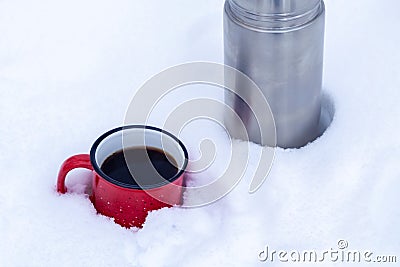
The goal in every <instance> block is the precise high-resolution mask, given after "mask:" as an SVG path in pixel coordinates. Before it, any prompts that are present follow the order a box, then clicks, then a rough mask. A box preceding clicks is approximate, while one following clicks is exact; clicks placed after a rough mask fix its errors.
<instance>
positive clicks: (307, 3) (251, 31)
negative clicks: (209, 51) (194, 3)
mask: <svg viewBox="0 0 400 267" xmlns="http://www.w3.org/2000/svg"><path fill="white" fill-rule="evenodd" d="M324 28H325V6H324V3H323V1H322V0H302V1H301V0H226V2H225V7H224V60H225V64H226V65H228V66H231V67H233V68H235V69H237V70H239V71H241V72H243V73H244V74H246V75H247V76H249V77H250V78H251V79H252V80H253V81H254V82H255V83H256V84H257V85H258V87H259V88H260V89H261V91H262V93H263V95H264V96H265V98H266V100H267V101H268V104H269V105H270V108H271V110H272V114H273V116H274V120H275V126H276V134H277V135H276V136H277V145H278V146H280V147H284V148H290V147H301V146H303V145H305V144H307V143H308V142H309V141H311V140H313V139H314V138H315V137H316V134H317V129H318V123H319V119H320V113H321V87H322V71H323V51H324ZM237 87H238V88H240V86H237ZM240 90H241V92H238V93H239V94H252V92H246V88H241V89H240ZM226 102H227V104H229V105H230V106H231V107H232V108H233V109H234V110H235V112H236V113H237V114H238V115H239V116H240V117H242V118H247V117H249V114H246V113H249V112H251V110H250V109H246V108H243V105H242V104H240V99H237V97H236V98H235V97H226ZM238 103H239V104H238ZM248 104H249V105H250V107H251V105H252V103H248ZM243 121H244V123H245V126H246V128H247V129H248V131H249V137H250V141H254V142H256V143H261V144H262V143H263V140H260V139H259V137H257V136H258V132H257V133H256V130H255V129H256V128H257V126H256V125H254V124H256V123H257V122H256V121H255V120H248V119H245V120H243ZM228 123H229V122H228Z"/></svg>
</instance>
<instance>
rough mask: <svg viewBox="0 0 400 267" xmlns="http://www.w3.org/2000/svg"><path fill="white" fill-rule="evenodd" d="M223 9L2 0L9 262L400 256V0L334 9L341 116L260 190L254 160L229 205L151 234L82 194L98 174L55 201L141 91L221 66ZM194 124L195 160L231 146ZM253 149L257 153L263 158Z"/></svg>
mask: <svg viewBox="0 0 400 267" xmlns="http://www.w3.org/2000/svg"><path fill="white" fill-rule="evenodd" d="M222 7H223V1H221V0H203V1H196V2H195V1H187V0H186V1H184V0H169V1H161V0H151V1H142V0H141V1H128V0H121V1H94V0H86V1H77V0H68V1H66V0H58V1H50V0H43V1H23V0H15V1H11V0H2V1H0V92H1V98H0V123H1V128H0V137H1V139H0V151H1V153H0V170H1V178H0V266H1V267H3V266H4V267H8V266H59V267H61V266H97V267H100V266H121V267H122V266H144V267H147V266H151V267H157V266H288V265H289V263H280V262H279V261H274V262H261V261H259V260H258V254H259V252H260V251H261V250H262V249H264V247H265V246H266V245H268V246H269V248H270V249H275V250H287V251H290V250H294V249H297V250H306V249H314V250H318V251H323V250H326V249H330V248H337V242H338V240H340V239H344V240H346V241H348V243H349V248H351V249H353V250H356V249H359V250H367V249H368V250H370V251H373V252H374V253H375V255H377V254H380V255H397V261H398V262H399V261H400V230H399V225H400V209H399V200H400V194H399V188H400V167H399V166H400V164H399V160H400V141H399V129H400V128H399V125H400V105H399V99H400V53H399V52H398V44H399V43H400V34H399V25H400V17H399V15H398V10H399V8H400V3H399V2H398V1H396V0H382V1H372V0H352V1H345V0H326V9H327V17H326V45H325V65H324V92H325V93H324V94H325V102H324V105H325V106H326V108H327V110H328V111H329V112H331V113H332V114H333V113H334V118H333V121H332V123H331V125H330V127H329V128H328V129H327V131H326V132H325V133H324V135H323V136H321V137H320V138H319V139H317V140H316V141H315V142H313V143H311V144H309V145H307V146H305V147H303V148H301V149H287V150H284V149H277V151H276V158H275V162H274V165H273V167H272V170H271V173H270V175H269V176H268V178H267V180H266V182H265V183H264V184H263V186H262V187H261V188H260V190H258V191H257V192H256V193H255V194H248V193H247V189H248V185H249V181H250V178H251V174H252V170H254V168H255V165H256V163H257V159H256V156H252V157H251V158H250V162H249V168H248V170H247V172H246V175H245V177H244V179H243V180H242V181H241V182H240V183H239V185H238V186H237V187H236V188H235V189H234V190H233V191H232V192H231V193H230V194H229V195H227V196H226V197H225V198H223V199H221V200H220V201H217V202H215V203H214V204H212V205H208V206H205V207H202V208H196V209H181V208H170V209H162V210H158V211H155V212H152V213H151V214H150V215H149V216H148V218H147V221H146V223H145V225H144V228H143V229H141V230H137V229H130V230H127V229H125V228H122V227H120V226H119V225H116V224H115V223H114V222H113V221H112V220H111V219H109V218H107V217H104V216H101V215H97V214H96V211H95V209H94V208H93V205H92V204H91V202H90V201H89V200H88V197H87V194H85V190H86V189H87V186H86V185H87V184H88V183H89V179H90V177H89V173H88V171H85V170H76V171H73V172H72V173H71V174H70V175H69V176H68V183H67V186H68V187H69V188H70V193H68V194H66V195H62V196H60V195H59V194H57V193H56V192H55V182H56V176H57V172H58V168H59V166H60V164H61V163H62V161H63V160H64V159H65V158H67V157H68V156H70V155H73V154H76V153H87V152H88V151H89V148H90V146H91V144H92V143H93V141H94V140H95V139H96V138H97V137H98V136H99V135H100V134H102V133H103V132H105V131H107V130H108V129H111V128H113V127H117V126H120V125H121V124H122V123H123V119H124V115H125V111H126V109H127V106H128V104H129V99H131V97H132V96H133V95H134V93H135V90H136V89H137V88H139V87H140V85H141V84H142V83H143V82H144V81H146V80H147V79H149V78H150V77H151V76H152V75H154V74H156V73H158V72H159V71H161V70H163V69H165V68H167V67H169V66H171V65H175V64H179V63H182V62H190V61H199V60H201V61H215V62H222V61H223V59H222V56H223V51H222V44H223V40H222ZM200 92H201V91H200ZM195 128H196V130H195V131H193V130H192V131H190V129H189V130H188V132H187V133H186V135H185V136H183V137H182V138H183V139H184V141H185V143H187V144H188V146H189V149H190V151H191V153H192V155H195V154H196V151H198V150H197V144H196V143H194V142H192V141H193V140H200V139H201V138H202V137H205V136H209V135H212V136H214V137H215V138H216V139H217V140H219V141H218V143H221V144H222V145H221V146H222V147H223V144H224V142H228V143H229V140H228V139H227V137H226V136H225V135H224V134H223V133H222V132H221V129H220V128H218V127H211V126H210V127H200V128H198V127H195ZM233 145H235V146H239V147H240V146H243V147H244V148H243V149H245V147H247V144H246V143H243V142H234V143H233ZM250 146H251V151H252V155H253V154H254V155H256V154H257V151H259V150H260V149H261V148H260V147H259V146H257V145H255V144H250ZM223 153H224V150H223V149H222V150H221V151H220V154H219V155H221V154H222V155H223ZM233 157H234V159H235V160H240V157H241V155H240V154H238V155H233ZM218 168H219V166H217V165H216V166H214V168H210V170H209V171H208V172H207V174H206V175H204V174H203V176H199V177H197V178H198V179H199V180H201V179H202V177H203V178H204V179H206V178H207V177H213V172H215V171H216V170H217V169H218ZM200 182H201V181H200ZM397 264H398V263H397ZM315 265H316V264H315V263H313V264H309V266H315ZM364 265H366V263H361V266H364ZM385 265H386V264H376V266H385ZM387 265H388V266H396V264H387ZM298 266H308V265H307V264H306V263H301V264H298ZM323 266H343V263H340V262H337V263H330V262H325V263H324V264H323ZM368 266H375V265H374V263H370V264H368Z"/></svg>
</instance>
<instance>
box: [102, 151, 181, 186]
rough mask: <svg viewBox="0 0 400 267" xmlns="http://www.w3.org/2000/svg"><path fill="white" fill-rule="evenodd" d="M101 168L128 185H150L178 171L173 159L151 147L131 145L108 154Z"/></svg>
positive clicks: (162, 180)
mask: <svg viewBox="0 0 400 267" xmlns="http://www.w3.org/2000/svg"><path fill="white" fill-rule="evenodd" d="M100 168H101V170H102V171H103V172H104V173H105V174H106V175H107V176H109V177H111V178H112V179H114V180H116V181H118V182H122V183H124V184H129V185H139V186H140V187H143V186H145V187H149V186H150V187H151V186H152V185H156V184H159V183H162V182H165V180H164V179H166V180H170V179H171V178H173V177H174V176H175V175H176V174H177V173H178V168H177V163H176V161H175V159H174V158H173V157H172V156H171V155H169V154H168V153H166V152H164V151H162V150H160V149H157V148H152V147H147V148H146V147H132V148H127V149H125V152H123V150H120V151H117V152H115V153H113V154H112V155H110V156H109V157H108V158H107V159H106V160H105V161H104V162H103V164H102V165H101V167H100Z"/></svg>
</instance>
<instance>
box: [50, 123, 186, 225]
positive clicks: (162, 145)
mask: <svg viewBox="0 0 400 267" xmlns="http://www.w3.org/2000/svg"><path fill="white" fill-rule="evenodd" d="M143 148H145V150H143V151H153V150H154V151H156V150H157V151H161V152H163V153H165V155H167V157H166V158H164V160H165V159H167V160H169V161H171V162H172V161H173V163H171V164H173V166H174V167H175V168H176V169H174V172H173V173H169V174H168V175H167V176H165V174H164V175H163V176H162V175H160V176H159V177H158V178H157V179H154V177H153V176H154V173H155V171H157V172H159V173H161V172H162V171H165V170H162V168H164V167H163V166H164V165H160V166H155V167H154V169H152V170H151V168H149V166H147V165H145V168H144V167H143V166H142V165H140V163H143V161H141V162H139V161H140V160H143V159H142V158H140V159H138V158H137V155H136V158H135V156H131V157H132V158H129V153H127V152H129V151H135V149H137V151H141V150H140V149H143ZM132 149H133V150H132ZM152 149H153V150H152ZM121 151H123V154H124V158H123V160H125V161H126V163H127V166H129V171H130V173H131V174H132V176H129V177H122V179H121V177H120V176H118V177H117V174H110V173H106V172H108V169H107V171H104V170H105V166H106V165H107V166H108V165H109V166H113V165H112V164H111V163H110V162H112V160H114V163H118V164H119V163H121V162H118V160H121V158H119V159H118V158H116V157H114V158H113V155H118V153H121ZM147 153H148V152H147ZM158 154H159V153H158ZM158 154H157V155H158ZM148 155H150V154H148ZM163 155H164V154H163ZM151 157H152V156H151V155H150V156H149V159H150V158H151ZM112 158H113V159H112ZM128 161H129V162H131V163H132V164H128ZM151 162H152V164H154V162H153V158H151ZM164 163H165V162H164ZM103 164H104V165H103ZM187 164H188V153H187V150H186V148H185V146H184V145H183V143H182V142H181V141H180V140H179V139H178V138H177V137H175V136H174V135H172V134H171V133H169V132H167V131H164V130H162V129H159V128H156V127H152V126H145V125H127V126H123V127H119V128H116V129H113V130H110V131H108V132H106V133H104V134H103V135H102V136H100V137H99V138H98V139H97V140H96V141H95V142H94V144H93V146H92V148H91V149H90V154H80V155H75V156H72V157H70V158H68V159H67V160H65V161H64V163H63V164H62V166H61V168H60V171H59V174H58V180H57V191H58V192H60V193H62V194H64V193H66V192H67V188H66V187H65V179H66V176H67V174H68V172H69V171H71V170H73V169H76V168H86V169H89V170H91V171H92V174H93V178H92V193H91V195H90V196H89V198H90V200H91V202H92V203H93V206H94V207H95V209H96V210H97V212H99V213H101V214H103V215H106V216H108V217H111V218H114V221H115V222H116V223H118V224H120V225H122V226H124V227H127V228H130V227H132V226H134V227H142V225H143V223H144V222H145V220H146V216H147V214H148V212H149V211H152V210H157V209H160V208H164V207H171V206H174V205H180V204H181V203H182V192H183V187H182V186H183V183H184V174H185V170H186V167H187ZM165 166H167V165H165ZM102 167H103V168H102ZM136 167H137V169H140V168H139V167H142V169H140V172H136V173H135V174H134V173H133V172H134V171H135V170H136ZM160 168H161V171H160ZM111 169H112V167H111ZM154 170H155V171H154ZM150 176H152V177H150ZM132 178H133V179H132Z"/></svg>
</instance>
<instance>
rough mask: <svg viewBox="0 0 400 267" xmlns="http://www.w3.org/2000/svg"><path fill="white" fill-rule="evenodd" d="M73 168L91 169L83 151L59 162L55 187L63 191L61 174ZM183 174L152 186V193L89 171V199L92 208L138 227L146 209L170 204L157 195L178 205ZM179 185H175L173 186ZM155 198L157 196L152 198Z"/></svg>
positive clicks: (64, 175)
mask: <svg viewBox="0 0 400 267" xmlns="http://www.w3.org/2000/svg"><path fill="white" fill-rule="evenodd" d="M75 168H86V169H89V170H92V171H93V167H92V164H91V162H90V157H89V155H87V154H80V155H75V156H72V157H70V158H68V159H67V160H66V161H65V162H64V163H63V164H62V166H61V169H60V172H59V174H58V181H57V191H58V192H60V193H62V194H64V193H66V192H67V188H66V187H65V178H66V175H67V174H68V172H69V171H71V170H72V169H75ZM183 179H184V174H182V175H181V176H180V177H179V178H177V179H176V180H175V181H174V182H172V183H170V184H167V185H164V186H161V187H157V188H153V189H148V190H146V191H151V193H152V194H151V195H154V196H155V197H152V196H151V195H149V194H148V193H147V192H146V191H145V190H142V189H131V188H125V187H121V186H118V185H115V184H113V183H111V182H109V181H107V180H105V179H104V178H102V177H101V176H100V175H99V174H97V173H96V172H95V171H93V181H92V186H93V188H92V195H91V196H90V200H91V201H92V203H93V205H94V207H95V209H96V210H97V211H98V212H99V213H101V214H103V215H106V216H108V217H111V218H114V221H115V222H116V223H118V224H120V225H122V226H124V227H127V228H130V227H132V226H135V227H142V225H143V223H144V222H145V220H146V217H147V214H148V212H149V211H152V210H157V209H161V208H164V207H171V205H170V204H166V203H163V202H161V201H159V200H157V199H165V200H166V202H168V203H172V204H174V205H180V204H181V201H182V187H180V186H182V184H183ZM174 185H179V187H177V186H174ZM156 198H157V199H156Z"/></svg>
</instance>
